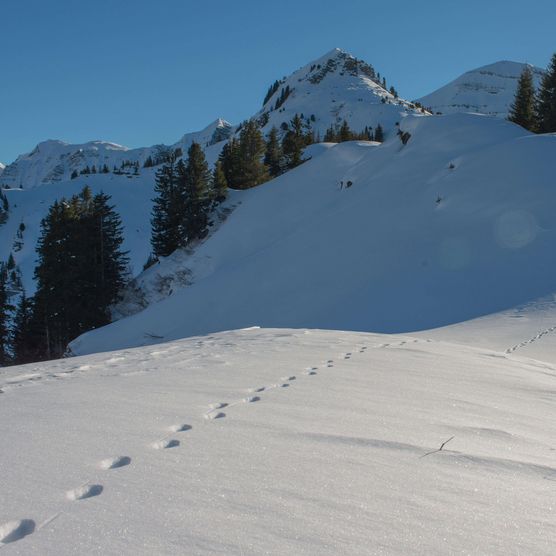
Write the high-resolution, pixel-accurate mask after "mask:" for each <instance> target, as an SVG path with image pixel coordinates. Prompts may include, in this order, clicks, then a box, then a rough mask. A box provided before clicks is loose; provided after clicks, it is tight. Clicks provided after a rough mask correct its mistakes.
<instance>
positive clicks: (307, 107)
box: [255, 48, 420, 137]
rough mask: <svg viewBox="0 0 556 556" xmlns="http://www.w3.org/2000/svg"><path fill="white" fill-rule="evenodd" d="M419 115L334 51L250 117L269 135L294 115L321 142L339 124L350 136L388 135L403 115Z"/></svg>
mask: <svg viewBox="0 0 556 556" xmlns="http://www.w3.org/2000/svg"><path fill="white" fill-rule="evenodd" d="M269 92H270V91H269ZM282 99H283V100H282ZM419 112H420V110H418V109H417V108H416V107H415V106H414V105H413V104H412V103H410V102H408V101H405V100H403V99H401V98H396V97H395V96H394V95H393V94H391V93H390V92H389V91H388V90H387V89H385V88H384V87H383V86H382V81H381V80H380V78H379V73H378V72H377V71H376V70H375V69H374V68H373V67H372V66H371V65H370V64H368V63H366V62H364V61H363V60H358V59H357V58H355V57H353V56H352V55H351V54H348V53H347V52H344V51H343V50H340V49H339V48H335V49H334V50H331V51H330V52H328V53H327V54H325V55H324V56H321V57H320V58H319V59H317V60H315V61H313V62H311V63H309V64H307V65H306V66H303V67H302V68H300V69H299V70H297V71H295V72H294V73H293V74H292V75H290V76H289V77H287V78H284V79H282V80H280V81H279V82H278V83H277V88H276V90H275V91H274V92H273V94H271V95H270V96H269V97H268V98H267V99H266V102H265V103H264V106H263V108H262V109H261V110H260V111H259V112H258V113H257V114H256V115H255V117H256V118H257V119H258V120H259V122H260V123H261V124H262V125H263V130H264V131H266V132H268V131H269V130H270V128H271V127H272V126H276V127H277V128H279V129H280V128H281V127H282V126H283V125H285V124H287V123H289V122H290V120H291V119H292V118H293V117H294V116H295V114H303V116H304V117H305V118H306V119H307V120H308V123H309V124H310V125H311V127H312V128H313V130H314V131H315V133H316V134H318V135H320V136H321V137H323V136H324V134H325V132H326V130H327V128H329V127H330V125H339V124H341V123H342V121H343V120H346V121H347V122H348V124H349V125H350V127H351V128H352V129H353V130H355V131H362V130H363V129H364V128H365V126H368V127H370V128H376V126H377V125H378V124H381V125H382V127H383V128H385V129H386V130H392V129H393V128H394V126H395V124H396V122H399V120H400V117H401V116H402V115H403V114H408V113H419Z"/></svg>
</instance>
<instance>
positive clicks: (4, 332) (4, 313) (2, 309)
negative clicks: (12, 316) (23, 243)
mask: <svg viewBox="0 0 556 556" xmlns="http://www.w3.org/2000/svg"><path fill="white" fill-rule="evenodd" d="M6 282H7V273H6V271H5V269H4V268H3V267H2V268H0V367H3V366H4V365H7V364H8V363H9V360H10V353H9V343H10V338H9V329H8V318H9V306H8V292H7V290H6Z"/></svg>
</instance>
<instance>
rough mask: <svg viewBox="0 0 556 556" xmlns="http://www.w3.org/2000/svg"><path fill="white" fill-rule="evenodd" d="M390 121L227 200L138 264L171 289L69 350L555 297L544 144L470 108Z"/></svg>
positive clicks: (439, 316) (457, 313) (467, 310)
mask: <svg viewBox="0 0 556 556" xmlns="http://www.w3.org/2000/svg"><path fill="white" fill-rule="evenodd" d="M400 128H401V131H402V133H404V134H407V135H405V137H406V138H407V137H408V135H409V140H408V141H407V143H406V144H405V145H403V143H402V141H401V140H400V137H398V136H396V135H393V134H392V135H391V137H390V138H389V139H387V140H386V142H385V143H383V144H382V145H377V144H373V143H367V142H350V143H341V144H338V145H321V146H320V148H321V151H320V154H318V153H316V152H315V153H314V156H313V159H312V160H310V161H309V162H306V163H305V164H304V165H302V166H300V167H299V168H296V169H295V170H293V171H290V172H288V173H287V174H285V175H283V176H281V177H279V178H277V179H275V180H273V181H271V182H269V183H267V184H265V185H263V186H260V187H258V188H255V189H252V190H248V191H244V192H237V194H236V196H235V197H234V199H235V202H236V203H241V204H240V205H239V206H238V207H237V208H236V209H235V210H234V212H233V213H232V214H231V215H230V216H229V218H228V219H227V220H226V222H224V224H223V225H222V227H221V228H220V230H219V231H218V232H217V233H215V234H214V235H213V236H212V237H210V238H209V239H207V240H206V241H205V242H204V243H203V244H202V245H201V246H199V247H198V248H197V249H196V250H195V252H194V253H192V254H191V255H190V256H189V257H182V258H181V259H180V260H179V261H178V262H177V263H176V262H175V261H172V260H170V261H163V262H162V263H161V264H160V265H159V266H157V267H153V268H152V269H149V272H150V273H152V274H151V276H152V277H153V279H155V278H158V277H159V275H162V276H163V275H164V274H165V273H167V272H168V273H170V274H171V272H172V271H175V270H176V269H179V271H180V272H182V273H186V274H187V282H188V284H189V285H187V287H182V288H179V287H177V286H176V287H174V288H173V290H172V291H171V292H169V293H171V295H170V297H168V298H167V299H165V300H163V301H161V302H159V303H154V304H152V305H150V306H149V307H148V308H147V309H145V310H144V311H142V312H140V313H138V314H135V315H133V316H131V317H128V318H125V319H122V320H120V321H118V322H116V323H113V324H112V325H109V326H107V327H105V328H102V329H98V330H95V331H92V332H89V333H87V334H85V335H84V336H82V337H80V338H79V339H77V340H76V341H74V342H73V343H72V344H71V348H72V350H73V352H74V353H77V354H83V353H92V352H97V351H103V350H112V349H120V348H124V347H131V346H139V345H144V344H148V343H156V342H160V341H164V340H171V339H177V338H181V337H186V336H192V335H198V334H206V333H211V332H215V331H219V330H229V329H234V328H243V327H248V326H253V325H258V326H263V327H288V326H290V327H291V326H295V327H309V328H328V329H339V330H361V331H368V330H372V331H380V332H409V331H414V330H419V329H427V328H433V327H436V326H441V325H445V324H449V323H453V322H458V321H462V320H466V319H469V318H473V317H476V316H479V315H483V314H487V313H491V312H494V311H499V310H502V309H505V308H508V307H512V306H514V305H516V304H518V303H523V302H525V301H528V300H530V299H534V298H537V297H540V296H543V295H546V294H549V293H551V292H553V291H556V283H555V281H554V276H556V263H555V262H554V257H553V256H552V253H553V252H554V249H555V246H556V229H555V228H554V226H553V225H552V222H553V214H554V212H555V211H556V191H555V189H554V187H553V176H554V161H553V160H554V159H553V152H554V149H555V148H556V137H555V136H553V135H547V136H542V135H541V136H539V135H532V134H530V133H528V132H526V131H525V130H523V129H522V128H520V127H519V126H516V125H514V124H511V123H509V122H507V121H503V120H499V119H496V118H487V117H485V116H478V115H470V114H453V115H450V116H437V117H430V116H413V115H410V116H407V117H405V118H403V119H402V120H401V123H400ZM326 147H328V148H326ZM531 169H534V173H532V170H531ZM342 182H343V184H344V188H343V189H342V188H341V187H340V185H341V183H342ZM348 182H352V185H351V187H349V188H346V184H347V183H348ZM168 267H170V268H168Z"/></svg>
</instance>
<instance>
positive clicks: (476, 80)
mask: <svg viewBox="0 0 556 556" xmlns="http://www.w3.org/2000/svg"><path fill="white" fill-rule="evenodd" d="M526 65H528V66H529V67H530V68H531V70H532V72H533V80H534V83H535V85H536V86H537V87H538V86H539V83H540V80H541V79H542V76H543V73H544V70H542V69H541V68H537V67H534V66H531V65H530V64H522V63H519V62H509V61H501V62H496V63H494V64H489V65H488V66H483V67H480V68H477V69H474V70H471V71H468V72H466V73H464V74H463V75H461V76H460V77H458V78H457V79H454V81H451V82H450V83H448V84H447V85H445V86H444V87H441V88H440V89H438V90H436V91H434V92H433V93H430V94H429V95H426V96H424V97H422V98H420V99H418V101H419V102H420V103H421V104H422V105H423V106H425V107H427V108H430V109H431V111H432V112H434V113H438V112H440V113H442V114H453V113H454V112H477V113H480V114H487V115H489V116H496V117H498V118H505V117H506V116H507V115H508V111H509V109H510V106H511V104H512V102H513V100H514V96H515V91H516V88H517V81H518V79H519V76H520V75H521V72H522V71H523V69H524V68H525V66H526Z"/></svg>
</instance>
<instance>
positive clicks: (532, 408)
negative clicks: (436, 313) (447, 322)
mask: <svg viewBox="0 0 556 556" xmlns="http://www.w3.org/2000/svg"><path fill="white" fill-rule="evenodd" d="M534 327H535V325H533V326H532V327H531V329H530V330H520V332H524V333H525V334H524V337H529V336H530V335H531V334H532V332H533V329H534ZM430 332H431V333H434V332H435V331H430ZM519 340H520V337H519V336H516V337H514V338H511V341H510V343H516V342H517V341H519ZM483 341H486V339H485V338H484V339H483ZM540 342H549V340H548V339H547V338H546V337H545V338H543V339H542V340H540ZM555 364H556V358H552V359H551V360H549V361H543V362H541V361H537V360H532V359H524V358H522V357H520V355H519V352H515V353H505V352H503V351H498V350H493V349H490V348H487V347H484V346H480V347H478V346H476V345H472V344H469V345H464V342H462V341H461V338H460V343H450V342H446V341H441V340H431V339H430V338H427V337H425V335H424V336H423V337H420V336H413V335H411V336H384V335H377V334H368V333H350V332H338V331H322V330H321V331H319V330H306V329H302V330H291V329H281V330H276V329H251V330H243V331H231V332H225V333H219V334H215V335H211V336H205V337H196V338H189V339H185V340H179V341H175V342H170V343H165V344H160V345H158V346H156V347H144V348H138V349H132V350H124V351H119V352H112V353H106V354H96V355H89V356H85V357H79V358H72V359H66V360H59V361H54V362H50V363H41V364H34V365H27V366H24V367H12V368H7V369H2V372H1V374H0V389H1V390H2V391H3V394H0V397H1V399H2V403H1V404H0V423H1V424H0V427H1V429H2V439H3V446H4V448H3V449H2V450H1V451H0V468H1V469H2V474H0V538H3V540H4V542H5V543H6V544H4V545H2V546H1V549H2V554H3V555H4V554H6V555H11V554H14V555H15V554H43V555H49V554H52V555H54V554H56V555H62V556H63V555H65V554H68V555H69V554H103V555H107V554H137V555H140V554H145V555H147V554H149V555H150V554H191V555H204V554H207V555H208V554H229V555H234V554H237V555H248V554H253V555H255V554H299V555H304V554H306V555H313V554H322V555H327V554H330V555H337V554H353V555H356V554H361V555H363V554H447V553H449V554H485V553H488V554H500V555H506V554H537V555H542V554H545V555H549V554H552V553H553V541H554V536H555V534H556V530H555V523H556V520H555V515H554V512H555V506H554V496H553V489H552V487H551V485H552V484H553V482H554V480H556V465H555V460H554V446H553V439H554V435H555V433H556V428H555V426H556V419H555V418H554V416H555V415H554V403H553V401H554V400H553V392H554V377H555V367H554V365H555ZM442 444H444V447H443V449H442V450H441V451H438V449H439V448H440V446H441V445H442ZM427 454H428V455H427ZM8 541H12V542H8Z"/></svg>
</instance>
